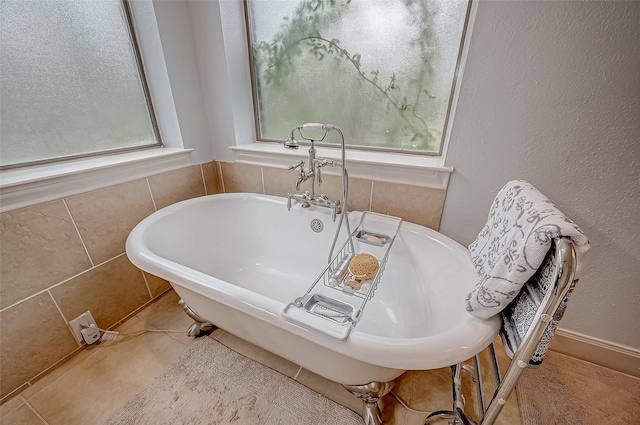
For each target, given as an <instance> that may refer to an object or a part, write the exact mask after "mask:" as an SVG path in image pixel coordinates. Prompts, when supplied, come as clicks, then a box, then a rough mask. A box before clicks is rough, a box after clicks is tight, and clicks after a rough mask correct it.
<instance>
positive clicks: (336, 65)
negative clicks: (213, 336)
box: [248, 0, 469, 154]
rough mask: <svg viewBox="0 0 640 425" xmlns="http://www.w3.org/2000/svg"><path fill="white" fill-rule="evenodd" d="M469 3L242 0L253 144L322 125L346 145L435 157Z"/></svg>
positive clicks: (408, 0) (280, 138)
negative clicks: (254, 133) (303, 127)
mask: <svg viewBox="0 0 640 425" xmlns="http://www.w3.org/2000/svg"><path fill="white" fill-rule="evenodd" d="M468 6H469V2H468V1H456V0H446V1H426V0H393V1H389V0H353V1H348V0H250V1H249V3H248V12H249V14H248V15H249V27H250V37H251V50H252V59H253V68H254V69H253V74H254V87H255V93H254V95H255V98H256V110H257V116H258V118H257V119H258V129H259V133H260V135H259V137H260V138H261V139H262V140H270V139H272V140H282V139H285V138H287V137H288V135H289V132H290V130H291V128H292V127H293V126H294V125H296V124H301V123H305V122H322V123H330V124H335V125H338V126H339V127H341V128H342V130H343V131H344V133H345V138H346V140H347V143H349V144H351V145H358V146H362V147H368V148H385V149H391V150H397V151H406V152H416V153H430V154H438V153H439V152H440V148H441V143H442V139H443V134H444V132H445V126H446V120H447V116H448V110H449V104H450V97H451V93H452V86H453V83H454V76H455V72H456V67H457V62H458V56H459V51H460V48H461V45H462V43H461V40H462V36H463V29H464V26H465V22H466V15H467V8H468ZM336 141H337V140H332V141H331V142H336Z"/></svg>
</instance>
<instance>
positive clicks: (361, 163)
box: [229, 143, 453, 190]
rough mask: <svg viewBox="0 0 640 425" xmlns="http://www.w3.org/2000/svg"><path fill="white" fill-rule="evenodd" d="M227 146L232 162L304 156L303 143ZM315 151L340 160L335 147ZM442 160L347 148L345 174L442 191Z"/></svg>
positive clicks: (447, 170)
mask: <svg viewBox="0 0 640 425" xmlns="http://www.w3.org/2000/svg"><path fill="white" fill-rule="evenodd" d="M229 149H231V151H233V155H234V162H237V163H240V164H250V165H257V166H261V167H274V168H280V169H285V168H288V167H289V166H290V165H291V164H294V163H295V162H296V161H299V160H300V159H303V160H304V159H306V158H307V156H308V153H307V151H308V149H305V147H304V146H303V147H301V148H300V149H298V150H296V151H291V150H287V149H285V148H284V147H282V146H281V145H280V144H277V143H250V144H246V145H241V146H231V147H229ZM317 151H318V154H317V155H318V156H319V157H322V158H331V159H335V160H339V159H340V150H339V149H335V148H317ZM443 161H444V160H443V159H442V158H440V157H437V158H435V157H426V156H421V155H408V154H398V153H382V152H369V151H354V150H351V151H350V150H347V170H348V171H349V177H353V178H360V179H368V180H381V181H385V182H390V183H399V184H407V185H412V186H421V187H429V188H433V189H444V190H446V189H447V186H448V184H449V177H450V175H451V173H452V172H453V167H449V166H446V165H444V163H443ZM322 172H323V173H326V174H332V175H336V176H337V175H340V171H339V169H338V168H332V167H327V168H325V169H323V170H322Z"/></svg>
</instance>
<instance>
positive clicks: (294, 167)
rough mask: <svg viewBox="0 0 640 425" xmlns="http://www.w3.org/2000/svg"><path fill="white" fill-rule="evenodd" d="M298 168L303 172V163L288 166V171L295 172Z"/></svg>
mask: <svg viewBox="0 0 640 425" xmlns="http://www.w3.org/2000/svg"><path fill="white" fill-rule="evenodd" d="M298 167H300V170H301V171H302V170H304V161H300V162H298V163H297V164H294V165H292V166H290V167H289V168H288V169H289V170H295V169H296V168H298Z"/></svg>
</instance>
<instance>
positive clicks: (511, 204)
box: [466, 180, 589, 319]
mask: <svg viewBox="0 0 640 425" xmlns="http://www.w3.org/2000/svg"><path fill="white" fill-rule="evenodd" d="M562 236H564V237H569V238H571V240H572V242H573V244H574V248H575V250H576V256H577V266H578V267H580V263H581V261H580V260H581V257H582V255H583V254H584V253H585V252H586V251H587V250H588V249H589V241H588V239H587V237H586V236H585V235H584V233H583V232H582V230H580V228H579V227H578V226H577V225H576V224H574V223H573V222H572V221H571V220H569V219H568V218H567V217H565V215H564V214H562V212H560V211H559V210H558V209H557V208H556V206H555V205H553V204H552V203H551V202H550V201H549V199H547V198H546V197H545V196H544V195H543V194H542V193H540V192H539V191H538V190H537V189H536V188H534V187H533V186H531V185H530V184H529V183H527V182H525V181H523V180H515V181H511V182H509V183H507V184H506V185H505V186H504V187H503V188H502V189H501V190H500V192H499V193H498V195H497V196H496V199H495V200H494V202H493V205H492V206H491V210H490V212H489V218H488V220H487V224H486V225H485V226H484V228H483V229H482V231H481V232H480V234H479V235H478V238H477V239H476V240H475V241H474V242H473V243H472V244H471V245H469V253H470V254H471V258H472V260H473V263H474V265H475V267H476V271H477V273H478V277H479V278H480V280H479V281H478V283H477V284H476V286H475V288H474V289H473V291H472V292H470V293H469V294H468V295H467V299H466V304H467V307H466V308H467V311H468V312H469V313H470V314H471V315H473V316H475V317H479V318H483V319H486V318H489V317H491V316H494V315H496V314H498V313H500V312H501V311H502V310H503V309H504V308H505V307H506V306H507V305H508V304H509V303H510V302H511V301H512V300H513V299H514V298H515V297H516V296H517V295H518V294H519V293H520V289H522V286H523V285H524V284H525V283H526V282H527V281H528V280H529V278H530V277H531V276H533V274H534V273H535V272H536V271H537V270H538V268H539V267H540V265H541V264H542V261H543V260H544V259H545V256H546V255H547V253H548V252H549V249H550V247H551V243H552V241H553V239H554V238H559V237H562Z"/></svg>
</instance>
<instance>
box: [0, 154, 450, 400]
mask: <svg viewBox="0 0 640 425" xmlns="http://www.w3.org/2000/svg"><path fill="white" fill-rule="evenodd" d="M295 179H296V174H295V172H291V171H287V170H282V169H277V168H269V167H261V166H254V165H246V164H235V163H220V162H215V161H214V162H210V163H205V164H201V165H195V166H190V167H186V168H181V169H179V170H175V171H170V172H167V173H162V174H158V175H154V176H150V177H147V178H144V179H139V180H134V181H131V182H127V183H123V184H118V185H114V186H110V187H107V188H104V189H99V190H95V191H91V192H87V193H82V194H79V195H74V196H68V197H66V198H64V199H59V200H55V201H50V202H46V203H43V204H39V205H34V206H31V207H27V208H22V209H19V210H15V211H9V212H5V213H3V214H0V230H1V233H0V242H1V243H0V248H1V253H0V272H1V276H0V350H1V353H0V381H1V385H0V397H1V398H2V401H3V402H4V401H6V400H8V399H10V398H11V397H12V396H13V395H14V394H17V393H18V392H20V391H23V390H25V389H26V388H28V387H29V386H30V385H32V384H33V383H34V382H36V381H37V380H38V379H40V378H41V377H42V376H44V375H45V374H46V373H47V372H49V371H51V370H52V369H54V368H56V367H57V366H59V365H60V364H62V363H63V362H64V361H66V359H68V358H70V357H71V356H72V355H74V354H77V353H78V352H80V351H82V347H83V345H82V344H79V343H78V342H76V340H75V339H74V337H73V335H72V334H71V331H70V328H69V326H68V323H67V322H68V320H71V319H74V318H75V317H77V316H78V315H80V314H81V313H83V312H84V311H86V310H91V312H92V314H93V316H94V318H95V319H96V321H97V325H98V326H100V327H102V328H109V327H112V326H114V325H117V324H119V323H121V322H122V321H123V320H125V319H126V318H128V317H130V316H132V315H133V314H135V313H136V312H137V311H139V310H140V309H141V308H143V306H146V305H147V304H149V303H150V302H152V301H153V300H154V299H155V298H156V297H158V296H159V295H161V294H162V293H164V292H165V291H166V290H167V289H168V288H169V283H168V282H167V281H166V280H163V279H160V278H158V277H156V276H152V275H150V274H147V273H144V272H141V271H140V270H139V269H137V268H136V267H135V266H133V265H132V264H131V263H130V262H129V260H128V259H127V256H126V254H125V241H126V238H127V236H128V234H129V232H130V231H131V229H133V227H134V226H135V225H136V224H137V223H138V222H140V221H141V220H142V219H144V218H145V217H146V216H148V215H149V214H151V213H153V212H154V211H156V210H158V209H161V208H163V207H165V206H167V205H171V204H173V203H175V202H179V201H182V200H185V199H189V198H194V197H198V196H203V195H208V194H215V193H222V192H227V193H230V192H252V193H263V194H269V195H276V196H286V194H287V191H288V190H290V189H291V188H293V185H294V183H295ZM319 191H321V192H322V193H325V194H327V195H328V196H330V197H332V198H334V199H339V198H340V196H341V195H340V193H341V182H340V178H339V177H337V176H332V175H325V176H323V184H322V186H321V188H320V190H319ZM445 195H446V191H445V190H438V189H429V188H424V187H419V186H410V185H402V184H395V183H388V182H381V181H373V180H364V179H351V180H350V193H349V209H350V210H361V211H366V210H371V211H375V212H379V213H383V214H391V215H396V216H399V217H402V218H403V219H404V220H406V221H410V222H413V223H417V224H421V225H423V226H427V227H430V228H433V229H436V230H437V229H438V226H439V223H440V217H441V215H442V208H443V205H444V199H445Z"/></svg>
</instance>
